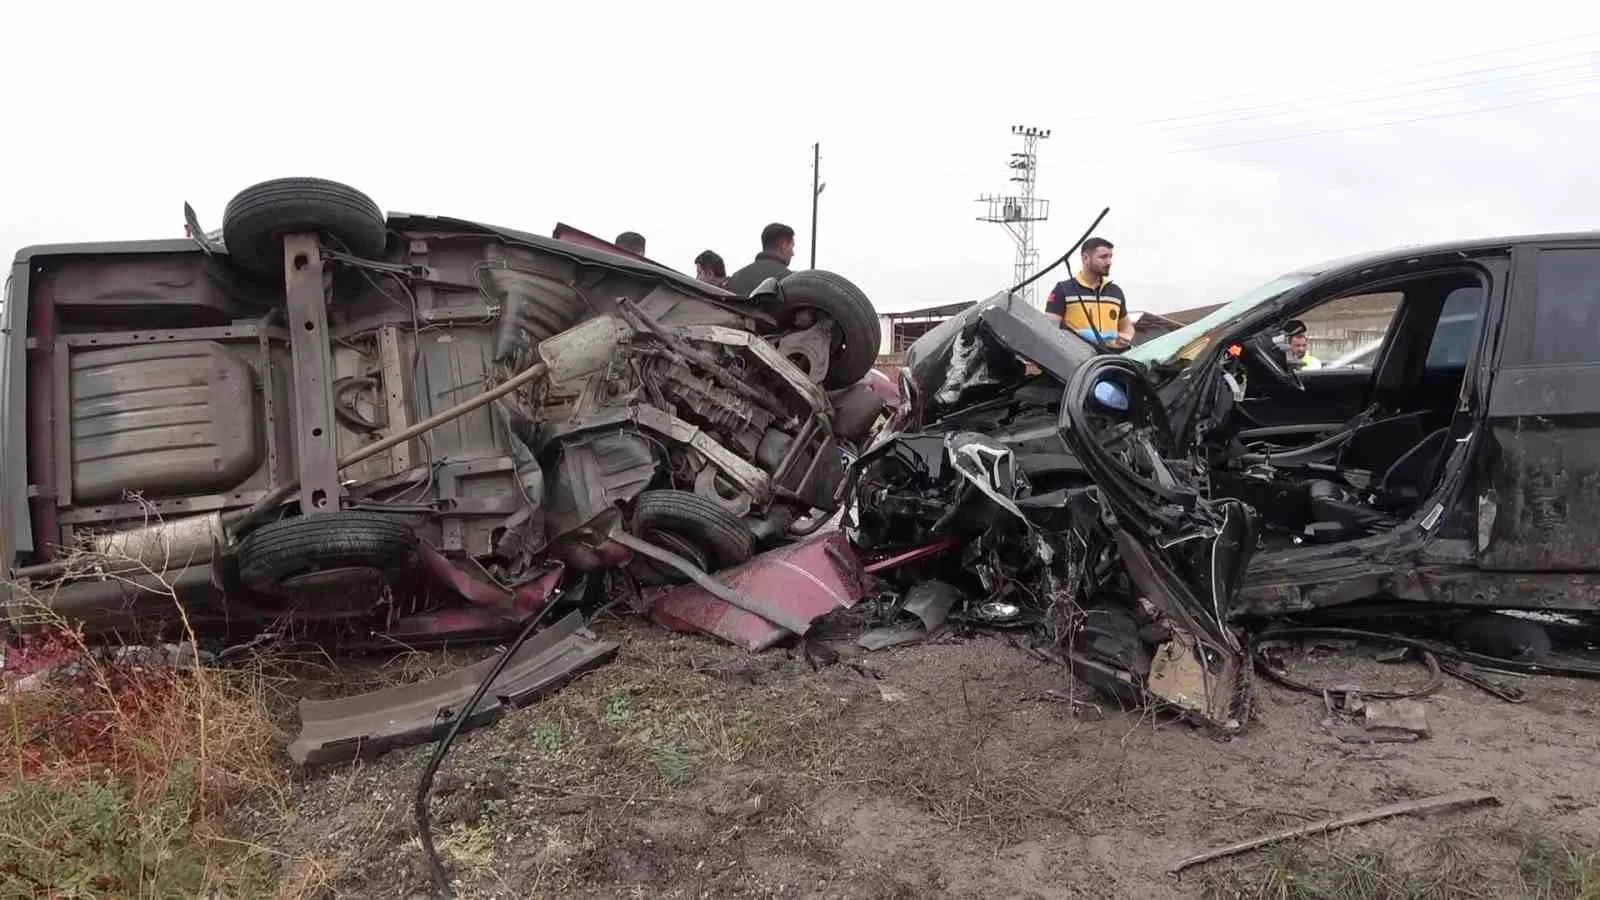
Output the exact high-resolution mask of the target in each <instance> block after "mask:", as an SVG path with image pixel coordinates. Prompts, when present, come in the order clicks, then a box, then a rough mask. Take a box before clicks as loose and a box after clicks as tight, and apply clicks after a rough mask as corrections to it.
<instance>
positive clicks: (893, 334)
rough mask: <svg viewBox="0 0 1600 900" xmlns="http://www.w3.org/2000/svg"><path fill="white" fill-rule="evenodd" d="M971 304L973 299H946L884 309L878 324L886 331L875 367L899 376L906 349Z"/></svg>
mask: <svg viewBox="0 0 1600 900" xmlns="http://www.w3.org/2000/svg"><path fill="white" fill-rule="evenodd" d="M971 306H972V302H971V301H969V302H966V303H946V304H944V305H942V306H929V307H925V308H923V309H910V310H905V311H903V312H892V313H884V314H883V315H881V316H879V317H878V328H879V331H880V332H882V334H883V343H882V344H881V345H880V346H879V347H878V361H877V363H876V364H875V367H876V368H877V369H878V371H880V372H882V373H883V374H885V375H887V376H889V377H890V378H894V379H897V380H898V378H899V377H900V365H901V363H903V362H904V361H905V357H906V349H907V348H909V347H910V346H911V345H912V344H913V343H915V342H916V340H917V338H919V337H922V336H923V335H924V334H927V333H928V332H929V331H932V330H933V329H934V328H935V327H937V326H938V325H939V324H940V323H942V322H945V321H948V320H949V319H950V318H951V317H953V316H956V315H958V314H960V313H961V312H962V311H963V310H965V309H967V308H969V307H971Z"/></svg>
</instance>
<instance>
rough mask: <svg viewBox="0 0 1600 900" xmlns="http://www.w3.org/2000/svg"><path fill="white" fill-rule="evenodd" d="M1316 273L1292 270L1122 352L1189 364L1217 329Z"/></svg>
mask: <svg viewBox="0 0 1600 900" xmlns="http://www.w3.org/2000/svg"><path fill="white" fill-rule="evenodd" d="M1315 277H1316V273H1314V272H1294V273H1291V274H1288V275H1280V276H1278V277H1277V278H1274V279H1272V280H1271V281H1269V282H1267V283H1266V284H1263V285H1260V286H1258V287H1256V288H1255V289H1254V290H1251V291H1248V292H1246V293H1245V294H1244V295H1242V296H1240V297H1238V298H1237V299H1235V300H1233V301H1231V302H1229V303H1225V304H1223V305H1222V306H1220V307H1218V308H1216V309H1214V310H1212V311H1211V312H1209V313H1207V314H1206V315H1204V316H1202V317H1200V318H1199V319H1196V320H1195V321H1193V322H1191V323H1189V324H1188V325H1185V326H1183V327H1182V328H1179V329H1178V330H1177V331H1174V332H1172V333H1170V334H1164V335H1162V336H1160V337H1158V338H1156V339H1155V340H1153V341H1150V342H1149V343H1147V344H1141V345H1140V346H1138V347H1134V348H1132V349H1131V350H1128V351H1127V352H1125V353H1124V354H1123V355H1124V356H1127V357H1131V358H1133V359H1136V360H1138V361H1139V362H1142V363H1145V364H1146V365H1188V364H1189V363H1191V362H1194V361H1195V360H1196V359H1197V358H1199V356H1200V354H1201V353H1203V352H1205V350H1206V348H1207V347H1209V346H1210V345H1211V341H1212V339H1213V338H1214V337H1215V336H1216V334H1217V333H1219V332H1222V331H1224V330H1226V329H1227V328H1228V327H1231V326H1232V324H1233V323H1234V321H1235V320H1236V319H1238V318H1240V317H1241V316H1243V315H1245V314H1246V313H1248V312H1250V311H1251V310H1253V309H1255V308H1256V307H1258V306H1260V305H1261V304H1263V303H1268V302H1271V301H1273V300H1276V299H1277V298H1278V297H1280V296H1282V295H1283V294H1286V293H1288V292H1289V291H1291V290H1293V289H1295V288H1297V287H1299V286H1300V285H1302V284H1305V283H1306V282H1307V281H1310V280H1311V279H1313V278H1315Z"/></svg>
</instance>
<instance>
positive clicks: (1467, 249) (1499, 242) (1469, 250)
mask: <svg viewBox="0 0 1600 900" xmlns="http://www.w3.org/2000/svg"><path fill="white" fill-rule="evenodd" d="M1579 242H1595V243H1600V231H1572V232H1552V233H1548V234H1520V235H1508V236H1504V237H1489V238H1474V239H1471V240H1464V241H1450V242H1446V243H1438V244H1407V245H1402V246H1399V247H1391V248H1389V249H1387V250H1377V251H1368V252H1365V253H1358V254H1355V255H1352V256H1345V257H1340V258H1338V259H1330V260H1327V261H1325V262H1323V263H1320V264H1318V265H1311V266H1304V267H1301V268H1299V269H1295V270H1294V271H1293V272H1291V273H1289V274H1293V275H1326V274H1328V273H1329V272H1335V271H1339V270H1343V269H1365V268H1370V267H1372V266H1379V265H1384V264H1385V263H1393V262H1400V261H1402V260H1406V259H1411V258H1414V257H1419V256H1437V255H1439V254H1445V253H1464V254H1468V255H1471V254H1475V253H1482V252H1484V251H1486V250H1500V249H1510V248H1512V247H1518V246H1523V245H1527V244H1563V243H1579Z"/></svg>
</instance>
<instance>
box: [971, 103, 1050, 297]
mask: <svg viewBox="0 0 1600 900" xmlns="http://www.w3.org/2000/svg"><path fill="white" fill-rule="evenodd" d="M1011 133H1012V134H1014V135H1016V136H1017V137H1020V138H1022V151H1021V152H1020V153H1013V154H1011V161H1010V162H1008V163H1007V164H1006V165H1007V167H1008V168H1009V169H1011V183H1012V184H1015V185H1017V187H1016V191H1017V192H1016V193H1015V194H1008V195H1005V196H996V195H994V194H984V195H983V196H981V197H979V198H978V202H979V203H983V204H986V206H987V209H986V211H985V213H984V214H983V215H981V216H979V217H978V221H980V222H993V223H995V224H998V225H1003V226H1005V229H1006V233H1007V234H1009V235H1011V240H1012V241H1014V242H1015V243H1016V245H1017V256H1016V260H1015V262H1014V263H1013V265H1012V279H1011V283H1012V284H1021V283H1022V282H1024V281H1026V280H1028V276H1029V275H1031V274H1033V270H1034V269H1036V268H1038V266H1039V251H1037V250H1035V249H1034V247H1033V223H1035V222H1043V221H1044V220H1046V219H1048V218H1050V201H1049V200H1039V199H1036V198H1035V197H1034V196H1033V187H1034V180H1035V177H1036V175H1037V173H1038V169H1039V153H1038V148H1039V141H1040V140H1042V139H1044V138H1048V137H1049V136H1050V129H1048V128H1035V127H1033V126H1032V125H1013V126H1011ZM1022 299H1023V301H1024V302H1026V303H1028V304H1029V305H1030V306H1031V305H1032V304H1033V299H1034V289H1033V285H1029V286H1027V287H1026V288H1024V289H1023V291H1022Z"/></svg>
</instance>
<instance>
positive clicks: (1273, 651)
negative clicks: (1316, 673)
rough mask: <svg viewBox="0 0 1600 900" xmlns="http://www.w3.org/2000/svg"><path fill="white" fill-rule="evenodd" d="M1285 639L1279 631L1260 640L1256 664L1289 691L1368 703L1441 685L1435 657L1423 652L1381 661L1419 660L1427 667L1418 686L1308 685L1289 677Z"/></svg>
mask: <svg viewBox="0 0 1600 900" xmlns="http://www.w3.org/2000/svg"><path fill="white" fill-rule="evenodd" d="M1288 636H1289V635H1288V634H1287V633H1284V632H1279V633H1278V634H1277V635H1275V636H1274V637H1273V638H1271V639H1263V640H1261V641H1259V642H1258V643H1257V644H1256V664H1257V666H1258V668H1259V669H1260V671H1261V673H1262V674H1263V675H1265V676H1266V677H1267V678H1268V679H1269V680H1271V681H1274V682H1277V683H1278V684H1280V685H1282V686H1284V687H1286V688H1289V689H1290V690H1294V691H1299V692H1301V693H1304V694H1321V695H1323V696H1324V697H1327V696H1329V695H1332V696H1333V697H1334V698H1335V699H1338V698H1340V697H1344V696H1347V695H1359V696H1360V697H1363V698H1366V699H1368V700H1404V699H1407V698H1411V697H1426V696H1427V695H1429V694H1432V693H1433V692H1434V691H1437V690H1438V689H1439V687H1440V685H1442V684H1443V683H1444V673H1443V671H1442V670H1441V668H1440V666H1439V660H1438V658H1437V657H1435V656H1434V655H1433V653H1431V652H1429V651H1427V650H1423V651H1421V652H1420V653H1419V654H1412V653H1410V652H1409V651H1408V652H1407V654H1406V655H1404V656H1400V657H1395V656H1394V655H1393V654H1388V655H1387V657H1386V658H1385V659H1384V660H1382V661H1384V662H1394V661H1397V660H1399V659H1407V658H1416V659H1418V660H1419V661H1420V662H1421V663H1422V664H1423V665H1424V666H1425V667H1426V668H1427V670H1428V678H1427V680H1426V681H1424V682H1423V683H1422V684H1421V685H1418V686H1417V687H1414V688H1390V689H1384V688H1369V687H1364V686H1360V685H1329V686H1319V685H1313V684H1308V683H1306V682H1303V681H1300V680H1299V679H1297V678H1295V677H1294V676H1292V675H1290V674H1289V670H1288V668H1287V666H1285V664H1284V661H1283V658H1282V656H1281V651H1282V650H1283V649H1284V648H1285V647H1286V646H1287V645H1286V644H1285V643H1284V639H1285V638H1286V637H1288ZM1380 639H1381V636H1380Z"/></svg>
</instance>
